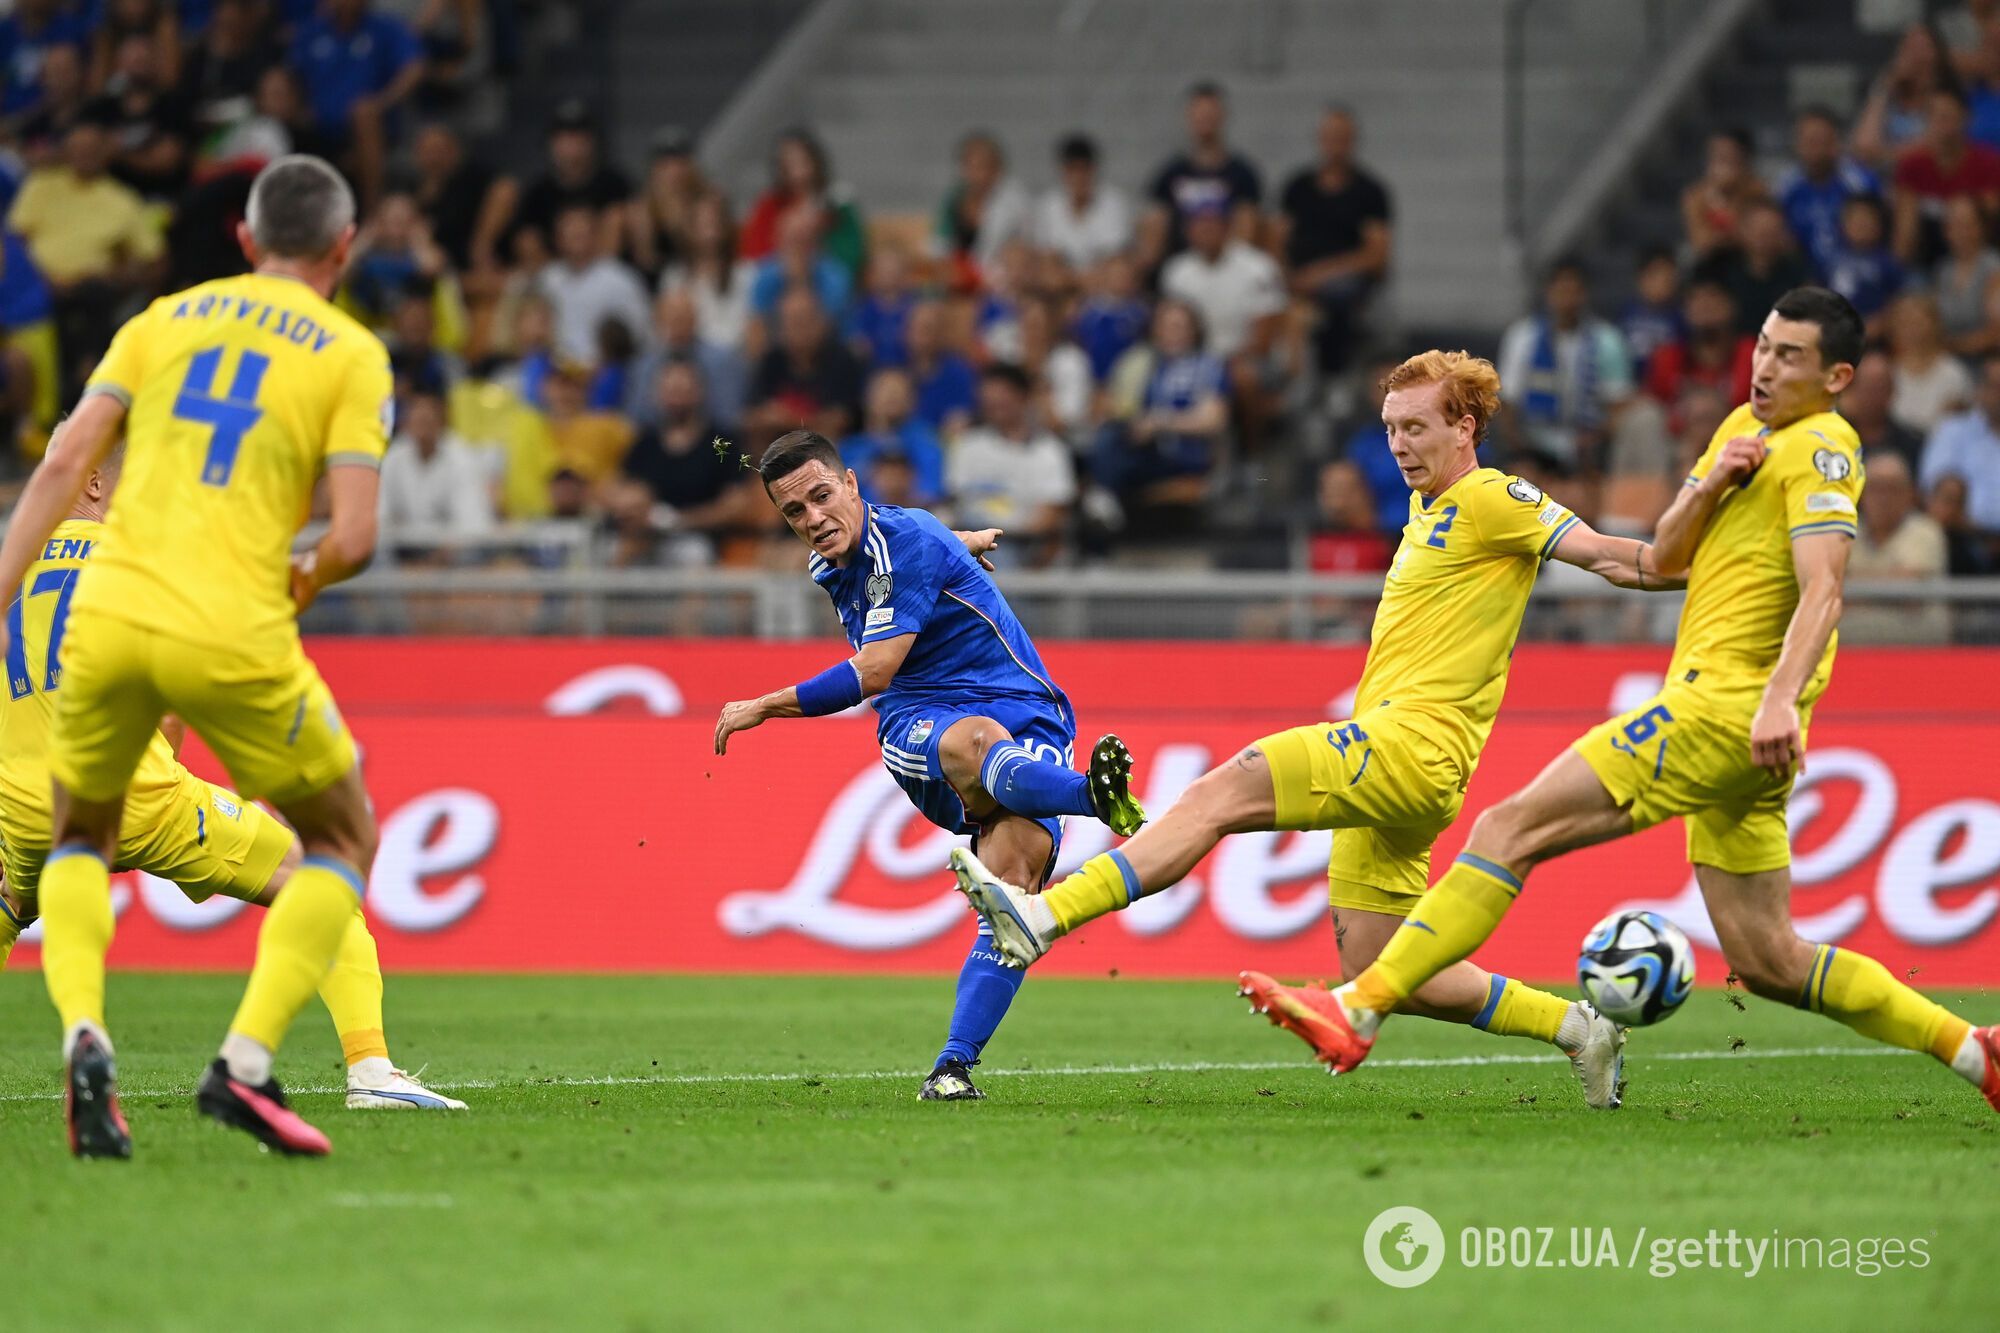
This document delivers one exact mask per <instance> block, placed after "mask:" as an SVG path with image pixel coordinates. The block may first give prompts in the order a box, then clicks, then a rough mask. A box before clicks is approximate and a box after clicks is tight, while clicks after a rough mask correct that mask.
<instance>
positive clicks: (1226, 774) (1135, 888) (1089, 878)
mask: <svg viewBox="0 0 2000 1333" xmlns="http://www.w3.org/2000/svg"><path fill="white" fill-rule="evenodd" d="M1276 818H1277V807H1276V804H1275V802H1274V799H1273V796H1272V788H1271V774H1270V765H1269V763H1268V762H1267V761H1266V759H1265V757H1264V755H1263V753H1262V752H1261V751H1259V750H1258V749H1257V748H1256V747H1255V746H1253V747H1251V748H1250V749H1247V750H1245V751H1243V752H1242V753H1241V754H1239V755H1237V756H1236V757H1235V758H1234V759H1232V760H1230V761H1229V762H1228V763H1226V764H1223V765H1222V766H1221V767H1219V768H1215V769H1211V770H1210V771H1209V772H1207V773H1205V774H1203V775H1202V776H1201V777H1200V778H1198V779H1196V780H1195V781H1194V783H1192V784H1191V785H1190V786H1189V787H1188V789H1187V790H1186V791H1185V792H1183V793H1181V798H1180V799H1179V800H1178V801H1176V802H1174V804H1173V808H1171V809H1170V810H1168V811H1167V812H1166V813H1165V814H1164V815H1161V816H1160V817H1159V818H1158V819H1156V820H1154V821H1153V822H1152V823H1150V824H1148V825H1147V826H1146V827H1145V828H1142V829H1140V830H1139V832H1138V833H1137V834H1136V835H1134V836H1133V838H1132V840H1131V841H1130V842H1128V843H1126V844H1125V845H1124V846H1123V847H1119V848H1116V849H1114V850H1112V851H1109V852H1106V853H1104V854H1103V855H1101V856H1093V857H1092V858H1090V860H1088V861H1086V862H1084V863H1083V867H1082V868H1081V869H1079V870H1078V871H1077V872H1076V873H1075V874H1073V875H1070V876H1069V877H1067V878H1066V879H1064V880H1062V881H1061V882H1060V883H1058V884H1055V885H1052V886H1051V887H1050V888H1049V889H1047V890H1046V891H1044V892H1043V893H1040V894H1032V893H1029V892H1028V891H1027V890H1026V889H1023V888H1021V887H1020V886H1019V885H1018V884H1013V883H1009V882H1007V881H1006V880H1005V879H1004V878H1002V877H1000V876H998V875H995V874H994V873H993V872H992V871H991V870H989V869H988V868H987V867H986V866H984V865H981V864H980V862H979V859H978V858H977V857H975V856H973V855H972V854H971V853H970V852H967V851H965V850H964V849H962V848H961V849H959V850H957V851H954V852H953V853H952V855H951V868H952V872H953V874H955V875H956V876H957V877H958V889H959V892H961V893H963V894H964V895H965V896H966V898H967V900H968V901H970V902H971V904H972V907H973V910H974V911H976V912H978V913H979V915H980V918H981V919H982V920H984V921H985V922H986V924H987V926H988V927H989V928H990V929H991V930H992V931H993V942H994V943H995V944H996V945H998V946H999V948H1000V952H1001V953H1002V954H1004V955H1005V956H1006V958H1007V961H1008V962H1010V963H1012V964H1013V965H1014V966H1016V967H1027V966H1028V965H1029V964H1031V963H1033V962H1034V961H1035V960H1036V959H1037V958H1040V957H1041V956H1042V955H1043V954H1045V953H1047V952H1048V951H1049V947H1050V946H1051V945H1053V944H1054V943H1055V942H1056V940H1058V939H1060V938H1061V937H1062V936H1064V935H1067V934H1068V933H1069V932H1071V931H1072V930H1075V929H1076V928H1077V927H1078V926H1081V925H1082V924H1083V923H1084V922H1086V921H1091V920H1094V919H1096V918H1097V917H1100V916H1103V915H1105V914H1106V913H1108V912H1115V911H1117V910H1119V909H1120V908H1123V907H1129V906H1130V905H1131V904H1133V903H1135V902H1137V901H1139V899H1141V898H1144V897H1146V896H1148V895H1150V894H1155V893H1158V892H1160V891H1161V890H1163V889H1167V888H1171V887H1172V886H1173V885H1175V884H1178V883H1180V882H1181V880H1183V879H1185V878H1186V877H1187V874H1188V872H1189V871H1191V870H1193V869H1194V868H1195V866H1196V865H1197V864H1199V863H1200V861H1201V858H1202V857H1204V856H1207V855H1208V854H1209V852H1211V851H1213V850H1214V848H1215V844H1216V843H1218V842H1220V841H1221V840H1222V839H1223V838H1224V837H1225V836H1227V835H1228V834H1231V833H1242V832H1246V831H1248V830H1251V829H1260V828H1270V827H1272V825H1273V823H1274V822H1275V820H1276Z"/></svg>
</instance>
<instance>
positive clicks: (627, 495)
mask: <svg viewBox="0 0 2000 1333" xmlns="http://www.w3.org/2000/svg"><path fill="white" fill-rule="evenodd" d="M647 391H648V393H649V394H650V395H651V396H652V397H653V399H654V406H653V409H652V411H651V412H650V413H649V415H650V416H651V417H652V418H653V419H654V420H655V421H656V422H657V423H658V424H657V425H656V426H653V427H650V428H648V429H647V430H646V431H644V432H643V433H641V434H640V436H639V438H638V439H637V440H636V441H635V442H634V443H633V445H632V451H631V452H630V453H629V454H627V455H626V456H625V481H624V483H623V484H621V485H619V486H616V487H614V488H613V491H612V500H611V505H610V508H611V514H612V521H613V525H614V527H615V529H616V531H617V534H618V550H617V552H616V554H615V555H614V557H613V563H615V564H620V565H631V564H644V563H653V562H655V561H657V560H659V559H660V557H661V555H662V554H663V552H662V549H661V538H662V537H663V536H664V537H666V538H667V539H668V540H667V547H668V551H667V553H668V554H669V555H670V560H669V561H668V562H669V563H674V564H690V563H706V562H708V561H710V560H713V559H714V557H715V552H714V548H713V542H714V540H715V539H716V538H718V537H720V536H721V535H723V534H725V533H727V532H729V531H730V530H732V529H736V528H741V527H744V526H745V525H747V524H749V523H752V522H754V519H755V513H756V511H755V509H754V508H753V506H754V505H757V504H762V503H763V502H762V499H761V497H759V496H756V495H755V494H754V493H753V489H752V483H753V481H754V478H755V475H756V474H755V473H753V472H751V471H750V470H749V469H747V468H745V467H744V466H743V463H742V460H741V458H740V457H739V456H738V453H737V450H736V449H735V448H734V447H733V446H731V445H729V444H728V441H729V438H730V436H731V434H732V433H733V432H732V429H731V428H730V427H729V426H728V425H727V424H726V423H723V422H720V421H718V420H716V418H715V417H714V415H713V414H712V413H711V412H710V411H709V410H708V406H707V404H706V403H705V402H704V400H703V396H702V382H701V373H700V372H699V371H697V370H696V369H695V368H694V366H693V365H691V364H690V363H688V362H685V361H674V362H669V363H668V364H667V365H665V366H664V367H662V368H661V369H660V371H659V374H658V377H657V378H656V379H655V380H654V382H653V383H652V384H651V385H650V386H648V390H647ZM718 440H720V441H722V442H723V444H722V445H721V446H720V447H718V446H717V441H718ZM689 538H693V539H694V540H692V541H690V540H688V539H689Z"/></svg>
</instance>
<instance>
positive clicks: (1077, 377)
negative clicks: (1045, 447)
mask: <svg viewBox="0 0 2000 1333" xmlns="http://www.w3.org/2000/svg"><path fill="white" fill-rule="evenodd" d="M1021 368H1022V369H1023V370H1024V371H1026V372H1027V374H1028V379H1029V382H1030V383H1031V384H1033V385H1034V389H1035V411H1036V412H1037V413H1038V414H1039V415H1040V417H1041V420H1042V422H1043V424H1045V425H1046V426H1048V428H1049V429H1050V430H1052V431H1054V432H1055V433H1056V434H1058V435H1060V436H1062V437H1063V438H1064V439H1066V440H1070V441H1072V442H1075V441H1080V440H1082V439H1083V438H1084V437H1085V435H1086V434H1087V432H1088V431H1089V429H1090V424H1091V417H1090V414H1091V399H1092V398H1093V397H1094V396H1095V393H1096V389H1097V384H1096V381H1095V379H1094V377H1093V376H1092V375H1091V373H1090V358H1089V357H1087V356H1085V355H1084V354H1083V349H1082V348H1081V347H1078V346H1077V345H1076V344H1075V343H1073V342H1071V341H1070V340H1069V339H1068V338H1065V337H1063V336H1062V335H1061V326H1060V325H1059V324H1057V322H1056V317H1055V312H1054V311H1053V310H1052V309H1051V308H1050V306H1049V303H1048V302H1046V301H1039V300H1029V301H1025V302H1023V303H1022V305H1021Z"/></svg>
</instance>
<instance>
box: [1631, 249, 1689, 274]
mask: <svg viewBox="0 0 2000 1333" xmlns="http://www.w3.org/2000/svg"><path fill="white" fill-rule="evenodd" d="M1661 260H1665V261H1666V262H1667V263H1669V264H1672V265H1673V266H1674V268H1675V269H1676V270H1678V269H1679V268H1680V263H1681V261H1680V258H1679V256H1677V255H1675V254H1674V248H1673V247H1672V246H1671V245H1649V246H1647V247H1646V248H1645V249H1643V250H1641V251H1640V252H1639V267H1640V268H1641V269H1647V268H1651V267H1652V266H1653V265H1655V264H1657V263H1659V262H1660V261H1661Z"/></svg>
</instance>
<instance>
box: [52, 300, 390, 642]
mask: <svg viewBox="0 0 2000 1333" xmlns="http://www.w3.org/2000/svg"><path fill="white" fill-rule="evenodd" d="M391 390H392V385H391V378H390V373H389V354H388V352H387V351H386V350H385V349H384V348H383V346H382V342H381V340H380V339H379V338H377V337H376V336H375V335H374V334H373V333H371V332H369V331H368V330H367V329H366V328H364V327H362V326H361V325H360V324H359V323H357V322H356V321H355V320H354V319H353V318H351V317H350V316H348V315H347V314H345V313H344V312H342V311H341V310H340V309H339V308H337V307H336V306H334V305H333V303H332V302H330V301H327V300H325V299H324V298H323V297H321V296H320V295H319V293H317V292H315V291H313V290H312V289H311V288H310V287H307V286H306V285H305V284H304V283H302V282H297V281H294V280H292V279H290V278H283V277H274V276H270V275H264V274H247V275H244V276H242V277H234V278H223V279H219V280H218V281H215V282H208V283H203V284H202V285H201V286H199V287H191V288H189V289H188V290H186V291H184V292H179V293H177V294H175V295H172V296H166V297H162V298H161V299H160V300H158V301H155V302H154V303H153V304H152V305H151V306H149V307H148V308H147V309H146V310H145V312H144V313H142V314H140V315H138V316H136V317H135V318H133V319H132V320H131V321H130V322H128V323H127V324H126V325H125V326H124V327H123V328H122V329H120V330H119V331H118V336H117V337H116V338H114V339H113V340H112V343H111V349H110V350H109V351H108V352H106V353H105V356H104V360H103V361H102V362H100V363H99V365H98V367H97V370H96V372H95V373H94V374H93V375H92V376H91V378H90V383H89V384H88V385H87V386H86V387H85V390H84V392H85V394H92V393H106V394H111V395H112V396H114V397H116V398H117V399H119V400H120V401H121V402H123V403H124V404H125V405H126V408H127V411H128V416H127V418H126V424H125V435H126V441H127V443H126V456H125V466H124V472H123V476H122V477H121V479H120V481H119V485H118V490H117V493H116V495H115V496H114V497H113V500H112V505H111V514H110V517H109V519H108V521H107V523H106V531H105V535H104V538H103V540H102V542H101V543H100V544H99V546H98V549H97V550H96V551H95V552H94V553H93V554H92V556H91V561H90V566H91V567H90V575H89V577H88V578H86V579H84V580H82V583H81V586H80V588H79V590H78V592H77V595H76V609H77V610H79V611H85V610H87V611H89V612H90V613H91V614H93V615H103V616H109V617H112V618H114V619H118V620H122V621H125V622H127V623H129V624H133V625H137V626H140V627H142V628H145V629H150V630H153V631H155V632H158V633H161V634H166V635H169V636H171V637H173V638H177V639H182V640H185V641H188V642H194V643H216V644H231V645H234V646H238V647H241V648H244V649H247V650H250V651H251V652H252V653H256V652H259V651H263V650H268V651H270V652H271V653H273V654H276V653H281V652H283V651H285V649H286V648H287V646H288V645H289V644H291V643H295V642H296V639H297V626H296V615H295V610H294V607H293V604H292V599H291V583H290V563H291V547H292V541H293V539H294V538H295V537H296V536H297V534H298V531H299V528H300V527H301V526H302V525H303V524H304V522H305V520H306V517H307V513H308V510H309V508H310V505H311V502H312V492H313V486H314V483H315V482H316V481H317V480H318V478H319V476H320V474H321V472H323V471H324V470H325V468H326V467H327V466H328V465H329V464H346V463H359V464H364V465H367V466H370V467H373V466H378V465H379V464H380V461H381V458H382V454H383V451H384V450H385V449H386V448H387V446H388V437H389V426H390V412H391V406H390V402H391Z"/></svg>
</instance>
